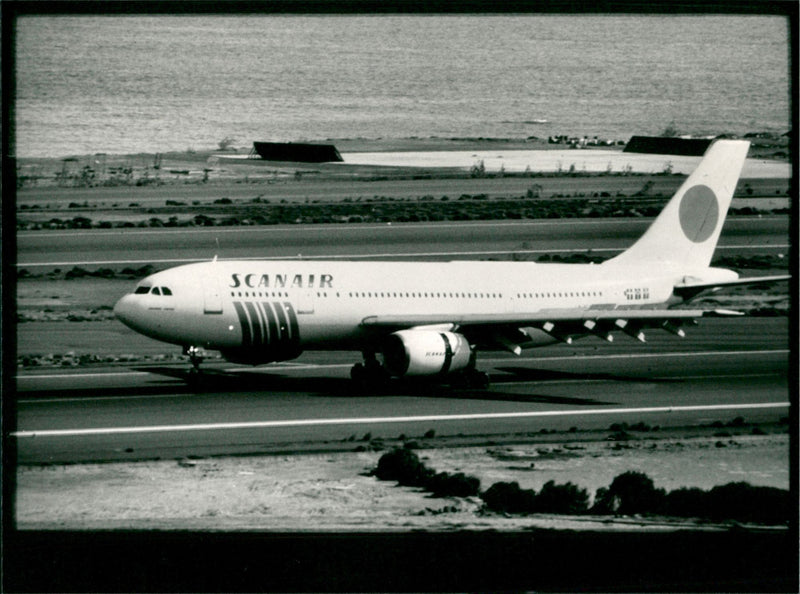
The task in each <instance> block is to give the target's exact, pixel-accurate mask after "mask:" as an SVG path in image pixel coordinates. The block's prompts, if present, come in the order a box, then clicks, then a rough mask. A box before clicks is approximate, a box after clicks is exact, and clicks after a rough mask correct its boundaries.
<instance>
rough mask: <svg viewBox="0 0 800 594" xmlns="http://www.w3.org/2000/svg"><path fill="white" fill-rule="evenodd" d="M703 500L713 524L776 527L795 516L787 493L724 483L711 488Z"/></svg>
mask: <svg viewBox="0 0 800 594" xmlns="http://www.w3.org/2000/svg"><path fill="white" fill-rule="evenodd" d="M707 498H708V503H707V505H706V507H707V510H708V516H709V517H710V518H711V519H713V520H739V521H741V522H764V523H770V524H773V523H775V524H780V523H784V522H788V521H789V519H790V518H791V517H792V516H793V515H794V514H796V513H797V508H796V507H794V506H793V505H792V497H791V495H790V493H789V491H788V490H786V489H777V488H775V487H756V486H753V485H751V484H749V483H742V482H740V483H728V484H725V485H721V486H718V487H714V488H712V489H711V490H710V491H709V492H708V496H707ZM794 504H795V505H797V501H796V500H795V501H794Z"/></svg>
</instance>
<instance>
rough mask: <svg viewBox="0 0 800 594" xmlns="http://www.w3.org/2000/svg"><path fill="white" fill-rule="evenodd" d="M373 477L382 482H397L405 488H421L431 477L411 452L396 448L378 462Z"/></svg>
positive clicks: (430, 472)
mask: <svg viewBox="0 0 800 594" xmlns="http://www.w3.org/2000/svg"><path fill="white" fill-rule="evenodd" d="M374 474H375V476H377V477H378V478H379V479H381V480H383V481H397V482H399V483H400V484H401V485H404V486H407V487H423V486H425V484H426V482H427V481H428V480H429V479H430V478H431V477H432V476H433V471H431V470H428V469H427V468H425V465H424V464H423V463H422V462H420V460H419V456H417V455H416V454H415V453H414V452H413V451H411V450H407V449H404V448H396V449H394V450H392V451H391V452H387V453H386V454H384V455H383V456H381V458H380V460H378V467H377V468H376V469H375V471H374Z"/></svg>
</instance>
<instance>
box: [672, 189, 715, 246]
mask: <svg viewBox="0 0 800 594" xmlns="http://www.w3.org/2000/svg"><path fill="white" fill-rule="evenodd" d="M679 217H680V221H681V229H683V234H684V235H685V236H686V238H687V239H688V240H690V241H693V242H694V243H702V242H704V241H705V240H706V239H708V238H709V237H711V235H712V234H713V233H714V229H716V228H717V223H718V222H719V204H718V203H717V196H716V194H714V190H712V189H711V188H709V187H708V186H692V187H691V188H689V189H688V190H686V193H685V194H684V195H683V198H681V205H680V209H679Z"/></svg>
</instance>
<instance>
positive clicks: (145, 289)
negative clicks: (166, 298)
mask: <svg viewBox="0 0 800 594" xmlns="http://www.w3.org/2000/svg"><path fill="white" fill-rule="evenodd" d="M149 292H150V285H142V286H140V287H136V290H135V291H134V294H135V295H144V294H145V293H149Z"/></svg>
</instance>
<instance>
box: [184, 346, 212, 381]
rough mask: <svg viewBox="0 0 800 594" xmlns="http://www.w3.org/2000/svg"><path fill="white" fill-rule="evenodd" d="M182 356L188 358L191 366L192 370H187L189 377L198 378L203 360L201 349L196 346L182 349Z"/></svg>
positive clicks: (203, 354)
mask: <svg viewBox="0 0 800 594" xmlns="http://www.w3.org/2000/svg"><path fill="white" fill-rule="evenodd" d="M183 354H184V355H186V356H187V357H189V361H190V362H191V364H192V369H190V370H189V375H190V376H198V375H200V373H201V371H200V364H201V363H202V362H203V359H205V358H206V357H205V354H206V353H205V351H204V350H203V349H202V348H201V347H196V346H186V347H183Z"/></svg>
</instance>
